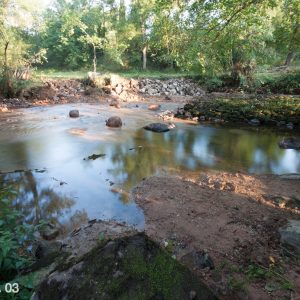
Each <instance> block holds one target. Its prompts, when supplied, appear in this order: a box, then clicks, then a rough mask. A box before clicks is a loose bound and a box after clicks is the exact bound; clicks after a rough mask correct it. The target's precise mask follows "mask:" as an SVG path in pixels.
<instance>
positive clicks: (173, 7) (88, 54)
mask: <svg viewBox="0 0 300 300" xmlns="http://www.w3.org/2000/svg"><path fill="white" fill-rule="evenodd" d="M0 3H1V5H0V47H1V49H0V51H1V52H0V53H1V56H0V64H1V66H2V67H5V66H8V65H9V66H10V67H16V66H20V65H26V63H27V64H28V63H29V61H30V63H33V64H34V63H36V62H38V61H35V60H32V57H33V56H35V55H36V54H37V53H42V56H43V58H44V62H45V60H46V59H47V62H46V63H45V66H47V67H54V68H62V67H63V68H67V69H80V68H90V69H93V70H94V71H96V69H97V65H102V66H104V67H107V68H112V67H115V68H119V69H129V68H144V69H146V68H149V67H150V68H158V69H164V68H177V69H181V70H187V71H189V70H193V71H195V72H197V73H199V74H208V73H210V74H214V73H219V72H231V73H232V74H233V75H234V76H238V75H239V74H240V73H243V74H246V75H247V73H249V72H250V71H251V70H252V69H254V68H255V67H256V66H257V65H275V64H290V63H291V62H292V61H293V60H294V59H295V58H296V57H297V55H299V52H300V2H299V1H298V0H259V1H258V0H226V1H225V0H209V1H205V0H189V1H183V0H139V1H137V0H131V1H125V0H73V1H67V0H56V1H54V3H53V4H52V5H51V6H49V7H48V8H47V9H46V10H39V9H38V7H39V6H38V4H37V3H36V4H34V3H33V2H32V1H27V0H1V1H0ZM30 59H31V60H30ZM25 62H26V63H25Z"/></svg>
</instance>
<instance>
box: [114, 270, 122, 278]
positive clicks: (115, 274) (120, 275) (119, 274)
mask: <svg viewBox="0 0 300 300" xmlns="http://www.w3.org/2000/svg"><path fill="white" fill-rule="evenodd" d="M123 275H124V273H123V272H122V271H120V270H118V271H116V272H115V273H114V274H113V278H119V277H122V276H123Z"/></svg>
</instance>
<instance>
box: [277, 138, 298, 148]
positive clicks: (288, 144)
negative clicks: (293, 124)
mask: <svg viewBox="0 0 300 300" xmlns="http://www.w3.org/2000/svg"><path fill="white" fill-rule="evenodd" d="M279 147H280V148H282V149H295V150H300V139H297V138H294V137H289V138H284V139H283V140H281V141H280V142H279Z"/></svg>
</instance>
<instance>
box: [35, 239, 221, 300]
mask: <svg viewBox="0 0 300 300" xmlns="http://www.w3.org/2000/svg"><path fill="white" fill-rule="evenodd" d="M36 294H37V295H38V297H39V299H43V300H47V299H51V300H53V299H71V300H72V299H76V300H80V299H84V300H86V299H130V300H133V299H137V300H143V299H172V300H174V299H180V300H184V299H190V297H191V295H196V298H194V299H217V298H216V296H215V295H214V294H213V293H212V292H211V291H210V290H209V289H208V288H207V287H206V286H205V285H204V284H203V283H201V282H200V281H199V279H198V278H197V277H196V276H195V275H193V274H192V273H191V272H190V271H189V270H188V269H186V268H185V267H183V266H182V265H180V264H179V263H178V262H177V261H176V260H174V259H173V258H171V257H170V256H169V254H168V253H166V252H164V251H163V250H161V249H160V248H159V246H158V245H157V244H155V243H154V242H153V241H151V240H150V239H149V238H147V236H146V235H144V234H142V233H140V234H135V235H131V236H128V237H122V238H118V239H115V240H111V241H107V242H104V243H101V244H99V245H98V246H97V247H95V248H94V249H93V250H92V251H90V252H88V253H87V254H86V255H84V256H83V257H82V258H80V260H77V261H74V262H73V264H72V265H70V264H67V265H65V266H63V265H62V266H60V268H59V270H58V269H56V270H55V271H54V272H53V273H52V274H51V275H50V276H48V277H47V278H46V279H45V280H44V281H43V282H42V283H41V285H40V286H39V288H38V289H37V292H36Z"/></svg>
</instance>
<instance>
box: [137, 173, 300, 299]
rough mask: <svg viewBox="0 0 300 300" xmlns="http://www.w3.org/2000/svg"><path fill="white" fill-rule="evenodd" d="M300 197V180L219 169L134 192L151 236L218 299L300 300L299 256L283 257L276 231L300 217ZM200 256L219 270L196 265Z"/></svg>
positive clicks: (161, 180) (148, 183)
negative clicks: (232, 172) (227, 171)
mask: <svg viewBox="0 0 300 300" xmlns="http://www.w3.org/2000/svg"><path fill="white" fill-rule="evenodd" d="M299 195H300V181H299V180H297V179H296V180H286V179H283V178H280V177H279V176H274V175H262V176H250V175H246V174H240V173H237V174H229V173H221V172H215V173H206V174H202V175H201V176H199V174H198V175H194V176H191V175H189V177H186V178H182V177H151V178H148V179H146V180H144V181H143V182H142V183H141V184H140V185H139V186H137V187H136V188H135V189H134V190H133V197H134V199H135V201H136V202H137V203H138V204H139V205H140V207H141V208H142V209H143V210H144V213H145V221H146V228H145V230H146V233H147V234H148V235H150V237H152V238H153V239H154V240H156V241H157V242H159V243H161V245H162V246H165V247H166V248H167V250H169V251H170V252H172V254H174V255H175V256H176V258H177V259H179V260H181V261H182V262H183V263H184V264H186V265H188V267H189V268H191V269H192V270H194V271H195V272H196V273H197V274H198V275H199V276H200V278H201V279H202V280H204V281H205V282H206V283H207V284H208V285H209V286H210V287H211V288H212V289H213V290H214V291H215V292H216V293H217V294H218V295H219V296H220V298H221V299H299V298H297V297H300V276H299V274H300V266H299V258H298V260H297V259H295V256H293V255H294V254H291V255H292V256H289V257H288V256H287V255H286V254H287V253H286V252H284V251H283V248H282V246H281V245H280V236H279V233H278V229H279V228H280V227H282V226H284V225H285V224H286V222H287V219H299V210H298V208H297V207H296V203H297V201H299V200H300V199H299V198H297V197H299ZM297 199H298V200H297ZM299 202H300V201H299ZM299 202H298V203H299ZM196 251H204V253H206V254H208V255H209V256H210V257H211V259H212V261H213V263H214V267H215V268H214V269H209V268H206V269H201V268H199V266H197V265H195V260H193V259H191V257H193V256H191V253H196Z"/></svg>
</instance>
